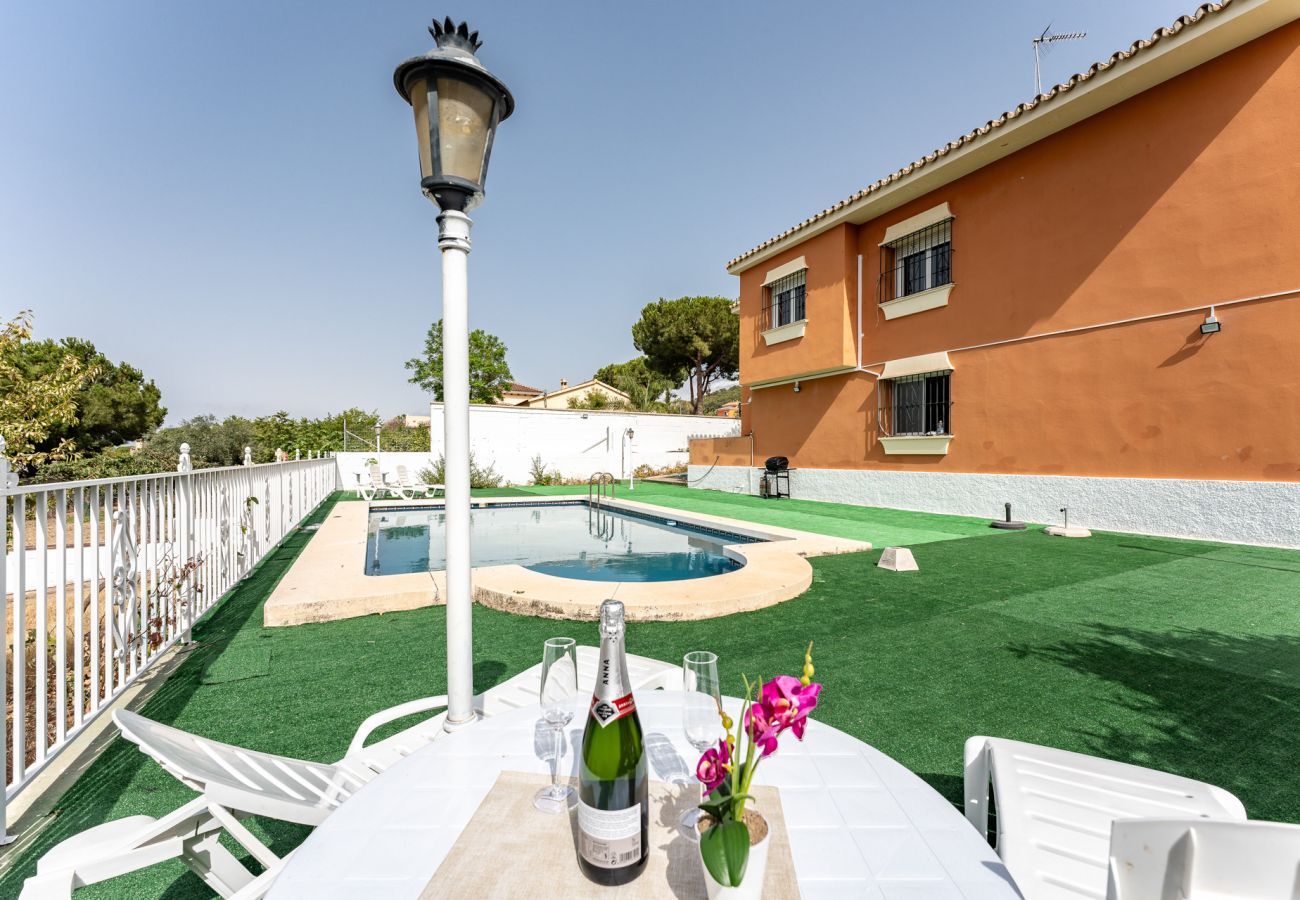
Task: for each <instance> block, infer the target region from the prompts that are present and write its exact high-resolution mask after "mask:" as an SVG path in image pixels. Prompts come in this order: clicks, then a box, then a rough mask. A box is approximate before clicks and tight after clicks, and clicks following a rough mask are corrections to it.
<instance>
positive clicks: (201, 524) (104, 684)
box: [0, 438, 337, 841]
mask: <svg viewBox="0 0 1300 900" xmlns="http://www.w3.org/2000/svg"><path fill="white" fill-rule="evenodd" d="M188 450H189V448H188V446H182V453H181V459H180V465H179V466H178V471H177V472H174V473H166V474H157V475H139V476H133V477H126V478H107V479H98V480H93V481H75V482H64V483H58V484H39V485H37V484H32V485H19V484H18V483H17V478H15V477H14V476H13V475H12V474H11V473H10V471H9V464H8V460H7V459H6V457H5V455H4V442H3V439H2V438H0V521H3V522H4V523H5V529H4V533H5V561H4V565H3V566H0V614H3V617H4V623H5V656H6V660H5V664H4V665H3V666H0V688H2V689H3V693H4V696H5V700H6V703H7V711H8V714H9V715H8V720H7V722H6V723H5V724H4V725H3V726H0V761H2V762H0V771H3V772H4V773H5V776H6V777H5V791H4V792H3V794H0V841H4V839H5V834H6V832H5V826H6V824H7V823H6V819H5V804H6V803H7V802H8V801H9V800H12V799H13V798H14V797H15V796H16V795H17V794H18V793H19V792H21V791H22V790H23V788H24V787H26V786H27V785H28V784H30V783H31V781H32V779H33V778H34V777H35V776H36V775H37V774H38V773H39V772H40V771H41V770H42V769H43V768H44V767H45V766H46V765H48V764H49V762H50V761H51V760H52V759H54V757H55V756H57V755H58V753H59V752H60V751H61V750H62V749H63V748H64V747H66V746H67V745H68V743H69V742H70V741H72V739H74V738H75V737H76V736H77V735H78V734H79V733H80V732H81V731H82V730H83V729H84V728H85V727H86V726H87V725H89V724H90V723H91V722H93V721H94V720H95V719H96V718H97V717H98V716H99V715H100V714H101V713H102V712H103V711H104V710H105V709H106V708H107V707H108V706H109V705H110V704H111V703H112V701H113V700H114V699H115V698H117V697H118V696H119V695H120V694H121V693H122V692H123V691H124V690H126V688H128V687H129V686H130V685H131V684H132V683H133V682H134V681H135V680H136V679H137V678H139V677H140V675H142V674H143V673H144V672H145V671H146V670H148V669H149V667H150V666H151V665H153V664H154V663H155V662H156V661H157V660H158V659H159V658H160V657H161V656H162V655H163V653H165V652H166V651H167V650H168V649H169V648H170V647H171V646H172V645H174V644H175V643H177V642H178V641H185V640H188V638H189V631H190V628H191V627H192V626H193V624H194V622H195V620H196V619H198V618H199V617H200V616H202V615H203V614H204V613H205V612H207V611H208V610H209V609H211V608H212V607H213V606H214V605H216V603H217V602H218V601H219V600H220V599H221V597H222V596H223V595H224V594H225V593H226V592H227V591H228V590H230V588H232V587H233V586H234V585H235V584H236V583H237V582H238V581H239V580H240V579H241V578H243V577H244V576H245V575H247V574H248V573H249V572H250V571H251V570H252V568H253V567H254V566H255V565H257V563H258V562H259V561H260V560H261V559H262V558H263V556H265V555H266V553H267V551H269V550H270V549H271V548H273V547H274V546H275V545H276V544H277V543H278V542H279V541H280V540H281V539H282V538H284V537H285V535H286V534H288V533H289V532H290V531H292V530H293V529H294V528H296V527H297V526H298V525H299V524H300V523H301V522H302V520H303V519H304V518H305V517H306V516H307V514H308V513H310V512H311V511H312V510H313V509H315V508H316V506H317V505H318V504H319V503H320V502H321V501H322V500H324V499H325V498H326V497H327V496H329V494H330V492H332V491H333V490H334V489H335V485H336V482H337V466H336V464H335V461H334V460H333V459H332V458H326V457H320V456H311V457H309V458H308V459H296V460H289V461H286V462H276V463H268V464H265V465H256V466H255V465H251V464H248V463H247V462H246V464H245V465H243V466H234V467H230V468H221V469H191V466H190V461H189V454H188ZM245 458H246V460H247V455H246V457H245Z"/></svg>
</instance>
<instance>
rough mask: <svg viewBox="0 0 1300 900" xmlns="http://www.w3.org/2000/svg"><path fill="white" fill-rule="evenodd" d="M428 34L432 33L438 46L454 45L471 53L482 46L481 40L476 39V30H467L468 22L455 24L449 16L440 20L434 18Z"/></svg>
mask: <svg viewBox="0 0 1300 900" xmlns="http://www.w3.org/2000/svg"><path fill="white" fill-rule="evenodd" d="M429 34H431V35H433V39H434V41H435V42H437V44H438V46H439V47H455V48H457V49H459V50H464V51H465V52H467V53H471V54H472V53H474V52H475V51H476V50H478V48H479V47H482V46H483V42H482V41H480V40H479V39H478V32H477V31H470V30H469V23H468V22H461V23H460V24H459V25H457V24H456V23H455V22H453V21H452V20H451V16H447V18H446V19H444V20H443V21H441V22H439V21H438V20H437V19H434V20H433V24H432V25H430V26H429Z"/></svg>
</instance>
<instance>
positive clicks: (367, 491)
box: [361, 463, 415, 500]
mask: <svg viewBox="0 0 1300 900" xmlns="http://www.w3.org/2000/svg"><path fill="white" fill-rule="evenodd" d="M369 471H370V484H368V485H362V487H361V496H362V498H363V499H365V500H374V499H375V498H376V497H379V496H382V495H384V494H388V495H389V496H390V497H400V498H402V499H403V500H410V499H411V498H412V497H413V496H415V492H414V491H413V490H411V489H410V488H403V487H402V486H401V485H400V484H393V483H392V482H390V481H385V480H384V475H383V473H382V472H381V471H380V470H379V466H378V465H376V464H375V463H371V464H370V469H369Z"/></svg>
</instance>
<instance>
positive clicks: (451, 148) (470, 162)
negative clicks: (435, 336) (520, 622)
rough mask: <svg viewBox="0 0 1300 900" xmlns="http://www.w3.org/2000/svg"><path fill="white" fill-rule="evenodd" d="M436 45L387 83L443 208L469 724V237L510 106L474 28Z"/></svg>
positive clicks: (453, 704) (450, 534) (456, 674)
mask: <svg viewBox="0 0 1300 900" xmlns="http://www.w3.org/2000/svg"><path fill="white" fill-rule="evenodd" d="M429 33H430V34H431V35H433V39H434V41H435V42H436V43H437V45H438V46H437V47H436V48H435V49H433V50H431V51H430V52H429V53H426V54H425V55H424V56H417V57H415V58H414V59H408V60H407V61H406V62H404V63H402V64H401V65H400V66H398V67H397V71H395V72H394V73H393V84H394V86H396V88H397V92H398V93H399V94H401V95H402V99H403V100H406V101H407V102H408V103H410V104H411V108H412V110H413V111H414V113H415V127H416V135H417V137H418V139H419V151H420V176H421V177H420V189H421V190H422V191H423V192H424V194H425V196H427V197H428V198H429V199H430V200H432V201H433V202H434V203H436V204H437V205H438V208H439V210H441V213H440V215H439V216H438V249H439V250H440V251H441V252H442V400H443V407H442V413H443V459H444V462H445V473H444V483H445V485H446V502H445V504H444V510H445V513H446V515H445V519H446V526H445V527H446V535H447V538H446V540H447V545H446V546H447V597H446V601H447V716H446V718H445V719H444V720H443V721H444V727H445V728H446V729H447V730H448V731H452V730H454V729H456V728H458V727H460V726H462V725H464V724H466V723H468V722H472V721H474V718H475V713H474V644H473V597H474V595H473V586H472V584H471V580H470V577H471V570H470V560H471V555H470V528H469V524H470V522H469V520H470V487H469V248H470V242H469V231H470V226H471V224H472V223H471V221H470V218H469V216H467V215H466V214H465V213H466V211H467V210H469V209H472V208H473V207H474V206H475V205H477V204H478V203H479V201H481V200H482V199H483V182H484V181H485V180H486V178H487V166H488V157H489V156H490V155H491V152H492V139H493V136H494V134H495V132H496V127H497V124H498V123H499V122H501V121H503V120H504V119H505V118H507V117H508V116H509V115H510V113H511V112H513V110H514V106H515V101H514V98H513V97H511V96H510V91H509V89H508V88H506V86H505V84H504V83H502V81H501V80H500V79H499V78H497V77H496V76H495V75H493V74H492V73H491V72H489V71H488V70H487V69H485V68H484V67H483V64H482V63H481V62H479V60H478V57H476V56H475V55H474V54H475V51H477V50H478V48H479V47H480V46H481V43H480V41H479V39H478V32H476V31H475V32H471V31H470V30H469V27H468V26H467V25H466V24H464V23H461V24H460V25H456V24H454V23H453V22H452V21H451V19H450V18H448V19H446V20H445V21H443V22H438V21H436V20H435V21H434V23H433V25H432V26H431V27H430V28H429Z"/></svg>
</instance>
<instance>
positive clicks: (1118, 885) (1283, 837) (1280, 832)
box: [1106, 819, 1300, 900]
mask: <svg viewBox="0 0 1300 900" xmlns="http://www.w3.org/2000/svg"><path fill="white" fill-rule="evenodd" d="M1298 871H1300V825H1283V824H1281V823H1279V822H1229V821H1222V820H1215V819H1119V820H1117V821H1116V822H1115V825H1114V827H1113V828H1112V829H1111V833H1110V881H1109V882H1108V884H1107V886H1106V900H1199V898H1204V900H1214V898H1220V900H1221V898H1227V897H1232V898H1234V900H1295V898H1296V897H1297V896H1300V883H1298V880H1300V879H1298V878H1297V872H1298Z"/></svg>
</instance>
